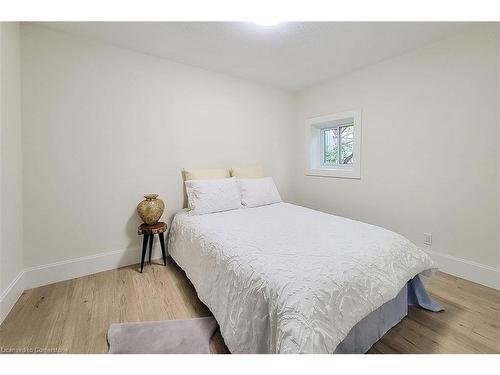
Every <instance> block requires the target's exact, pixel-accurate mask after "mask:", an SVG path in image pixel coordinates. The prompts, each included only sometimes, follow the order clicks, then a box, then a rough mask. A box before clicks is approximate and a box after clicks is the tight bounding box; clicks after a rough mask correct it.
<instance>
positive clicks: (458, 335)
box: [0, 259, 500, 353]
mask: <svg viewBox="0 0 500 375" xmlns="http://www.w3.org/2000/svg"><path fill="white" fill-rule="evenodd" d="M428 289H429V291H430V293H431V295H432V296H433V297H434V298H435V299H436V300H437V301H438V302H439V303H441V304H442V305H443V307H444V308H445V309H446V311H445V312H442V313H431V312H428V311H425V310H421V309H417V308H412V307H410V311H409V313H408V316H407V317H406V318H404V319H403V321H402V322H401V323H400V324H398V325H397V326H396V327H394V328H393V329H391V330H390V331H389V332H388V333H387V334H386V335H385V336H384V337H383V338H382V339H381V340H380V341H379V342H378V343H376V344H375V345H374V347H373V348H372V349H371V350H370V353H500V292H499V291H496V290H494V289H490V288H487V287H484V286H482V285H478V284H474V283H472V282H469V281H466V280H463V279H460V278H457V277H453V276H450V275H447V274H444V273H437V274H436V275H435V276H434V277H433V278H432V279H431V281H430V282H429V285H428ZM209 315H211V314H210V311H209V310H208V308H207V307H206V306H204V305H203V303H201V302H200V300H199V299H198V298H197V295H196V292H195V290H194V288H193V286H192V284H191V283H190V282H189V280H188V279H187V277H186V276H185V274H184V272H183V271H182V270H181V269H180V268H179V267H178V266H177V265H176V264H175V263H174V262H173V261H172V260H171V259H169V263H168V266H167V267H164V266H162V265H159V264H153V265H148V266H146V267H145V270H144V273H143V274H140V273H138V272H137V266H136V265H135V266H129V267H124V268H120V269H116V270H111V271H106V272H101V273H98V274H94V275H90V276H85V277H80V278H78V279H73V280H68V281H63V282H59V283H55V284H51V285H47V286H42V287H39V288H35V289H31V290H27V291H25V292H24V293H23V295H22V296H21V297H20V299H19V301H18V302H17V303H16V304H15V306H14V308H13V309H12V311H11V312H10V313H9V315H8V316H7V318H6V319H5V321H4V322H3V324H2V325H1V326H0V352H4V353H5V352H25V351H28V352H29V351H35V352H49V353H50V352H62V353H106V352H107V343H106V332H107V330H108V328H109V325H110V324H111V323H116V322H134V321H148V320H164V319H186V318H193V317H202V316H209ZM210 350H211V352H212V353H228V350H227V348H226V346H225V344H224V341H223V339H222V337H221V335H220V333H219V332H218V333H217V334H216V335H215V336H214V338H213V339H212V342H211V344H210Z"/></svg>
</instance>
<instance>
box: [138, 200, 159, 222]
mask: <svg viewBox="0 0 500 375" xmlns="http://www.w3.org/2000/svg"><path fill="white" fill-rule="evenodd" d="M157 197H158V194H147V195H145V196H144V198H146V199H145V200H143V201H142V202H141V203H139V204H138V205H137V213H138V214H139V216H140V217H141V219H142V221H144V222H145V223H146V224H148V225H153V224H156V223H157V222H158V220H160V217H161V215H162V214H163V210H164V209H165V203H163V201H162V200H161V199H157Z"/></svg>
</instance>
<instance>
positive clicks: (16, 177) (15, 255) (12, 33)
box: [0, 22, 23, 322]
mask: <svg viewBox="0 0 500 375" xmlns="http://www.w3.org/2000/svg"><path fill="white" fill-rule="evenodd" d="M19 65H20V51H19V25H18V24H17V23H7V22H2V23H0V77H1V82H0V113H1V116H0V151H1V152H0V166H1V168H0V182H1V183H0V227H1V231H0V305H1V306H0V322H1V320H2V317H3V316H4V315H5V313H6V312H7V311H8V310H9V309H10V307H11V305H12V304H13V302H15V300H16V299H17V298H18V297H19V294H20V293H21V292H22V290H21V289H18V290H15V291H12V293H11V297H12V298H10V299H8V298H7V297H6V295H7V293H8V292H9V290H10V288H11V286H12V285H13V284H12V283H13V281H14V280H15V279H16V277H17V276H18V275H19V274H20V272H21V271H22V269H23V243H22V242H23V237H22V236H23V232H22V224H23V223H22V214H23V200H22V153H21V106H20V70H19Z"/></svg>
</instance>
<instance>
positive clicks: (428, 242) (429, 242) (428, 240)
mask: <svg viewBox="0 0 500 375" xmlns="http://www.w3.org/2000/svg"><path fill="white" fill-rule="evenodd" d="M424 245H427V246H432V233H424Z"/></svg>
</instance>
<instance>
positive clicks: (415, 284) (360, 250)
mask: <svg viewBox="0 0 500 375" xmlns="http://www.w3.org/2000/svg"><path fill="white" fill-rule="evenodd" d="M168 250H169V255H171V256H172V258H173V259H174V260H175V262H176V263H177V264H178V265H179V266H180V267H181V268H182V269H183V270H184V271H185V272H186V275H187V277H188V278H189V279H190V280H191V282H192V283H193V285H194V287H195V289H196V291H197V294H198V296H199V298H200V300H201V301H202V302H203V303H205V304H206V305H207V306H208V308H209V309H210V310H211V311H212V313H213V315H214V317H215V318H216V320H217V321H218V323H219V326H220V331H221V334H222V336H223V338H224V341H225V343H226V345H227V347H228V349H229V350H230V351H231V352H232V353H363V352H366V351H367V350H368V349H369V348H370V347H371V346H372V345H373V343H375V342H376V341H377V340H378V339H380V337H382V336H383V335H384V334H385V333H386V332H387V330H389V329H390V328H391V327H393V326H394V325H395V324H397V323H398V322H399V321H400V320H401V319H402V318H403V317H404V316H405V315H406V313H407V308H408V304H420V305H423V306H424V307H426V308H429V309H431V310H435V311H437V310H439V309H440V308H439V306H437V305H436V304H434V303H433V301H432V300H431V299H430V298H429V296H428V295H427V294H426V292H425V288H424V286H423V283H422V276H423V275H428V274H430V273H431V272H432V271H433V270H434V269H435V266H434V264H433V262H432V260H431V259H430V258H429V256H428V255H427V254H426V253H425V252H423V251H421V250H420V249H418V248H417V247H416V246H415V245H414V244H413V243H412V242H410V241H409V240H407V239H406V238H404V237H403V236H401V235H399V234H397V233H394V232H391V231H389V230H386V229H383V228H381V227H378V226H374V225H369V224H366V223H362V222H359V221H354V220H350V219H346V218H343V217H339V216H335V215H330V214H326V213H322V212H319V211H315V210H311V209H307V208H304V207H301V206H296V205H293V204H289V203H283V202H281V203H276V204H270V205H266V206H261V207H255V208H242V209H237V210H231V211H226V212H219V213H212V214H207V215H190V214H189V212H187V211H186V210H183V211H181V212H179V213H178V214H177V215H176V216H175V217H174V220H173V222H172V227H171V230H170V235H169V245H168Z"/></svg>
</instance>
